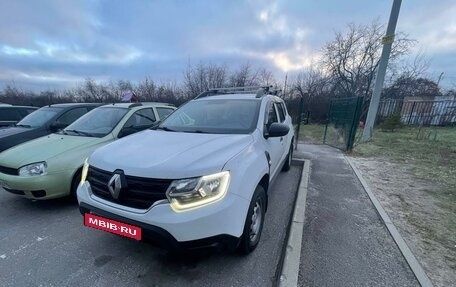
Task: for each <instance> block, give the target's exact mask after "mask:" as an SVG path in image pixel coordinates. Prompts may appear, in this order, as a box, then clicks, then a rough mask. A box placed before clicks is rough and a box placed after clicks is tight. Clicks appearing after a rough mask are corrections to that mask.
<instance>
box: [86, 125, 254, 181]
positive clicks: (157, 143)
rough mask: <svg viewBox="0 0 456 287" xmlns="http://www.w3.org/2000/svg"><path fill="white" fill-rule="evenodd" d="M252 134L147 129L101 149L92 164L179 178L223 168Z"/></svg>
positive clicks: (131, 172) (143, 174) (95, 154)
mask: <svg viewBox="0 0 456 287" xmlns="http://www.w3.org/2000/svg"><path fill="white" fill-rule="evenodd" d="M252 141H253V138H252V136H251V135H226V134H201V133H184V132H166V131H151V130H149V131H144V132H141V133H137V134H134V135H131V136H128V137H126V138H124V139H121V140H118V141H115V142H113V143H110V144H108V145H106V146H103V147H101V148H99V149H97V150H96V151H95V152H94V153H93V154H92V156H91V157H90V161H89V162H90V164H91V165H93V166H95V167H97V168H101V169H103V170H107V171H111V172H112V171H114V170H116V169H121V170H123V171H124V172H125V174H127V175H134V176H139V177H149V178H170V179H179V178H187V177H196V176H201V175H205V174H209V173H214V172H218V171H221V170H222V168H223V166H224V165H225V163H226V162H227V161H228V160H230V159H231V158H232V157H233V156H235V155H236V154H238V153H239V152H241V151H242V150H243V149H245V148H246V147H247V146H248V145H249V144H250V143H251V142H252Z"/></svg>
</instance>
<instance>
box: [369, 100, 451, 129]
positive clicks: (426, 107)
mask: <svg viewBox="0 0 456 287" xmlns="http://www.w3.org/2000/svg"><path fill="white" fill-rule="evenodd" d="M393 114H400V115H401V121H402V123H403V124H406V125H424V126H431V125H432V126H448V125H456V100H440V101H410V100H395V99H388V100H383V101H381V102H380V105H379V108H378V113H377V121H376V123H377V124H379V123H381V122H383V121H384V120H385V119H386V118H388V117H389V116H391V115H393Z"/></svg>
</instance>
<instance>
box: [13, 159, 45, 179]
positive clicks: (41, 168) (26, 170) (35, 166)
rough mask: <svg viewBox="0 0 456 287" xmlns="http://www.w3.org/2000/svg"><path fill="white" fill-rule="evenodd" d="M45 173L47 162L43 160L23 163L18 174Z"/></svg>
mask: <svg viewBox="0 0 456 287" xmlns="http://www.w3.org/2000/svg"><path fill="white" fill-rule="evenodd" d="M46 173H47V164H46V162H45V161H42V162H36V163H32V164H29V165H25V166H23V167H21V168H20V169H19V175H20V176H34V175H43V174H46Z"/></svg>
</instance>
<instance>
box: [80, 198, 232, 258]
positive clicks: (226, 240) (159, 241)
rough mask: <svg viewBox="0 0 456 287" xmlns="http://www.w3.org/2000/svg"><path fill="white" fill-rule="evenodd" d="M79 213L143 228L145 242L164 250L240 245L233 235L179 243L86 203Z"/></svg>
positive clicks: (160, 231)
mask: <svg viewBox="0 0 456 287" xmlns="http://www.w3.org/2000/svg"><path fill="white" fill-rule="evenodd" d="M79 211H80V212H81V214H82V215H84V214H85V213H92V214H96V215H100V216H102V217H104V218H108V219H112V220H116V221H120V222H123V223H127V224H130V225H134V226H137V227H141V229H142V234H143V239H142V240H144V241H147V242H151V243H154V244H156V245H158V246H160V247H162V248H165V249H168V250H173V251H178V250H182V251H183V250H192V249H199V248H205V247H212V246H216V245H223V246H224V247H226V248H228V249H235V248H236V247H237V246H238V245H239V238H237V237H234V236H231V235H226V234H222V235H216V236H212V237H207V238H202V239H198V240H191V241H183V242H179V241H177V240H176V238H174V237H173V236H172V235H171V234H170V233H169V232H168V231H166V230H165V229H163V228H160V227H158V226H154V225H150V224H146V223H143V222H139V221H135V220H131V219H129V218H125V217H122V216H118V215H116V214H112V213H110V212H106V211H104V210H101V209H98V208H95V207H93V206H90V205H88V204H85V203H83V202H82V203H81V204H80V205H79Z"/></svg>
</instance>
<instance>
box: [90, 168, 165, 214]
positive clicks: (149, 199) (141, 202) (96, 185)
mask: <svg viewBox="0 0 456 287" xmlns="http://www.w3.org/2000/svg"><path fill="white" fill-rule="evenodd" d="M113 175H114V173H113V172H109V171H105V170H101V169H98V168H95V167H92V166H90V167H89V171H88V173H87V181H88V182H89V183H90V186H91V188H92V193H93V194H95V195H96V196H98V197H101V198H103V199H105V200H108V201H111V202H115V203H117V204H121V205H125V206H128V207H133V208H140V209H146V208H149V207H150V206H152V204H154V203H155V202H156V201H158V200H162V199H166V190H168V187H169V185H170V184H171V181H172V180H171V179H153V178H145V177H136V176H130V175H126V176H125V177H126V180H127V187H126V188H124V189H123V190H122V191H121V192H120V194H119V198H118V199H114V198H113V197H112V195H111V193H110V192H109V189H108V182H109V180H110V179H111V178H112V176H113Z"/></svg>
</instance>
